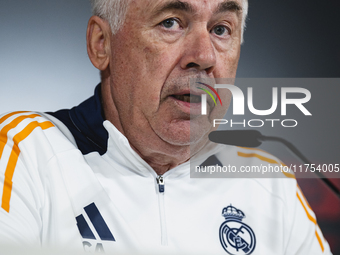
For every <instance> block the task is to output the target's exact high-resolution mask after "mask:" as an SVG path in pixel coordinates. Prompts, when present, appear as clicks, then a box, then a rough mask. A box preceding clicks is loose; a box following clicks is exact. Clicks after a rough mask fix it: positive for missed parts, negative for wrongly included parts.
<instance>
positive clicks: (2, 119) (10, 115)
mask: <svg viewBox="0 0 340 255" xmlns="http://www.w3.org/2000/svg"><path fill="white" fill-rule="evenodd" d="M26 112H27V111H21V112H11V113H9V114H7V115H5V116H3V117H2V118H1V119H0V124H2V123H3V122H4V121H5V120H7V119H8V118H10V117H12V116H13V115H15V114H19V113H26Z"/></svg>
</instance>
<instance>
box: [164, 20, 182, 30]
mask: <svg viewBox="0 0 340 255" xmlns="http://www.w3.org/2000/svg"><path fill="white" fill-rule="evenodd" d="M160 25H162V26H163V27H164V28H167V29H176V28H179V23H178V21H177V20H176V19H174V18H170V19H166V20H164V21H162V22H161V23H160Z"/></svg>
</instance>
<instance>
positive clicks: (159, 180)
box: [156, 175, 168, 246]
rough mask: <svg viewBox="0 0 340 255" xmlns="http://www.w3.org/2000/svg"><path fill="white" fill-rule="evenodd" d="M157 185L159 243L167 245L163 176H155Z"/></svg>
mask: <svg viewBox="0 0 340 255" xmlns="http://www.w3.org/2000/svg"><path fill="white" fill-rule="evenodd" d="M156 180H157V186H158V204H159V214H160V220H161V244H162V245H163V246H167V245H168V234H167V230H166V220H165V208H164V192H165V185H164V177H163V176H161V175H160V176H158V177H157V178H156Z"/></svg>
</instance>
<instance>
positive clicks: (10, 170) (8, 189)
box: [1, 121, 54, 213]
mask: <svg viewBox="0 0 340 255" xmlns="http://www.w3.org/2000/svg"><path fill="white" fill-rule="evenodd" d="M53 126H54V125H53V124H52V123H51V122H49V121H46V122H42V123H39V122H37V121H33V122H31V123H29V124H28V125H27V126H26V127H25V128H24V129H23V130H22V131H21V132H20V133H18V134H16V135H15V136H14V137H13V141H14V145H13V148H12V152H11V154H10V157H9V161H8V164H7V167H6V171H5V181H4V187H3V193H2V203H1V207H2V208H3V209H4V210H5V211H6V212H8V213H9V209H10V200H11V194H12V186H13V182H12V179H13V175H14V170H15V167H16V165H17V162H18V158H19V154H20V149H19V143H20V142H22V141H23V140H25V139H26V138H27V137H28V136H29V135H30V134H31V133H32V132H33V130H34V129H36V128H37V127H40V128H41V129H42V130H45V129H48V128H51V127H53Z"/></svg>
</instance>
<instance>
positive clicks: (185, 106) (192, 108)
mask: <svg viewBox="0 0 340 255" xmlns="http://www.w3.org/2000/svg"><path fill="white" fill-rule="evenodd" d="M170 99H171V100H174V102H175V103H176V104H177V105H178V106H179V107H180V108H181V110H182V111H183V112H185V113H188V114H191V115H200V114H201V108H202V106H201V105H202V104H201V103H189V102H184V101H181V100H178V99H176V98H174V97H170Z"/></svg>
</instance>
